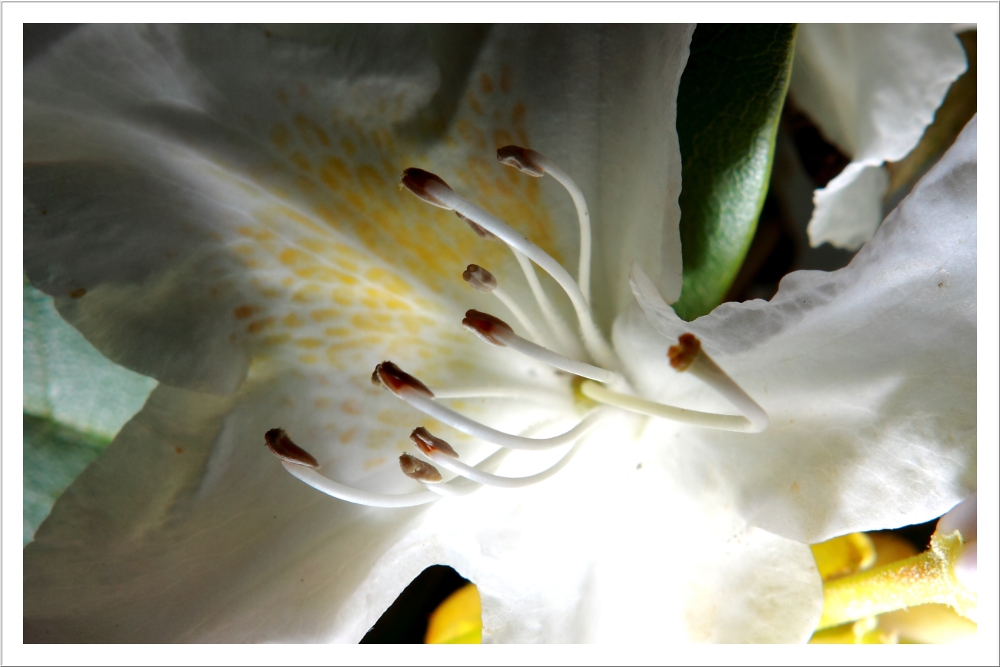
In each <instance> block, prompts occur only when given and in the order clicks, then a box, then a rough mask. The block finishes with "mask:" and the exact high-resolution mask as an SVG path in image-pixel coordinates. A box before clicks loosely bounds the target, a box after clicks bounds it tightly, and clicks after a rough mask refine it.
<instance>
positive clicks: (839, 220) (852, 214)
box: [808, 162, 889, 250]
mask: <svg viewBox="0 0 1000 667" xmlns="http://www.w3.org/2000/svg"><path fill="white" fill-rule="evenodd" d="M888 188H889V174H888V173H886V171H885V168H884V167H882V166H871V165H866V164H865V163H863V162H852V163H850V164H849V165H847V166H846V167H845V168H844V171H842V172H840V174H838V175H837V176H836V177H835V178H834V179H833V180H831V181H830V182H829V183H828V184H827V186H826V187H825V188H820V189H819V190H816V192H815V193H814V194H813V202H814V204H815V209H814V211H813V216H812V219H811V220H810V221H809V228H808V232H809V243H810V244H811V245H813V246H814V247H815V246H818V245H821V244H823V243H831V244H833V245H835V246H837V247H838V248H849V249H852V250H854V249H857V248H860V247H861V246H862V245H864V243H865V242H866V241H868V240H869V239H870V238H871V237H872V236H873V235H874V234H875V230H876V229H878V225H879V223H880V222H881V221H882V199H883V198H884V197H885V193H886V190H887V189H888Z"/></svg>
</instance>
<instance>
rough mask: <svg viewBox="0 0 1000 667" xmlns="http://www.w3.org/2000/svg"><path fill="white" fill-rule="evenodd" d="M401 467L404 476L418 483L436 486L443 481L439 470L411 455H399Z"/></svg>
mask: <svg viewBox="0 0 1000 667" xmlns="http://www.w3.org/2000/svg"><path fill="white" fill-rule="evenodd" d="M399 467H400V469H402V471H403V474H404V475H406V476H407V477H409V478H410V479H415V480H417V481H418V482H427V483H429V484H434V483H436V482H440V481H441V473H439V472H438V469H437V468H435V467H434V466H432V465H431V464H430V463H427V462H426V461H421V460H420V459H418V458H416V457H414V456H410V455H409V454H405V453H404V454H400V455H399Z"/></svg>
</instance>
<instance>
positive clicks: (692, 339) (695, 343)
mask: <svg viewBox="0 0 1000 667" xmlns="http://www.w3.org/2000/svg"><path fill="white" fill-rule="evenodd" d="M700 353H701V341H700V340H698V338H697V337H696V336H695V335H694V334H691V333H686V334H683V335H682V336H681V337H680V338H678V339H677V345H671V346H670V349H669V350H667V356H668V357H670V365H671V366H673V368H674V370H676V371H677V372H681V371H686V370H687V369H688V368H689V367H690V366H691V364H693V363H694V360H695V359H697V358H698V355H699V354H700Z"/></svg>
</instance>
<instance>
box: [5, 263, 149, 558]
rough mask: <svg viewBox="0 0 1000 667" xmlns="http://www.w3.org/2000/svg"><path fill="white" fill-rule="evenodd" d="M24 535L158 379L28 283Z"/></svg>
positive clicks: (27, 538)
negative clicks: (109, 351) (70, 320)
mask: <svg viewBox="0 0 1000 667" xmlns="http://www.w3.org/2000/svg"><path fill="white" fill-rule="evenodd" d="M23 324H24V541H25V543H27V542H28V541H30V540H31V538H32V536H33V535H34V532H35V529H36V528H38V525H39V524H40V523H41V522H42V520H43V519H44V518H45V517H46V516H47V515H48V513H49V510H50V509H51V508H52V503H54V502H55V500H56V498H58V497H59V494H61V493H62V492H63V490H64V489H65V488H66V487H67V486H69V484H70V483H71V482H72V481H73V480H74V479H75V478H76V476H77V475H79V474H80V473H81V472H82V471H83V469H84V468H85V467H86V466H87V465H88V464H89V463H90V462H91V461H93V460H94V459H95V458H97V455H98V454H99V453H100V452H101V451H102V450H103V449H104V447H106V446H107V444H108V443H109V442H110V441H111V439H112V438H114V437H115V435H116V434H117V433H118V431H119V430H120V429H121V427H122V425H124V424H125V422H127V421H128V420H129V419H131V418H132V416H133V415H134V414H135V413H136V412H138V411H139V409H140V408H142V406H143V404H144V403H145V402H146V398H147V397H148V396H149V393H150V392H151V391H152V390H153V388H154V387H155V386H156V381H155V380H153V379H152V378H148V377H145V376H143V375H139V374H137V373H133V372H132V371H130V370H127V369H125V368H122V367H121V366H118V365H117V364H115V363H113V362H111V361H109V360H108V359H107V358H106V357H104V355H102V354H101V353H100V352H98V351H97V350H96V349H94V347H93V346H92V345H91V344H90V343H88V342H87V340H86V339H85V338H84V337H83V336H82V335H81V334H80V332H79V331H77V330H76V329H74V328H73V327H72V326H70V325H69V324H67V323H66V322H65V320H63V319H62V317H60V316H59V313H58V312H57V311H56V309H55V306H54V304H53V300H52V297H50V296H48V295H46V294H43V293H42V292H39V291H38V290H36V289H35V288H33V287H32V286H31V285H29V284H28V283H27V282H25V284H24V319H23Z"/></svg>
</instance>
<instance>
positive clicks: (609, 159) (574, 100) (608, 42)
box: [474, 25, 694, 324]
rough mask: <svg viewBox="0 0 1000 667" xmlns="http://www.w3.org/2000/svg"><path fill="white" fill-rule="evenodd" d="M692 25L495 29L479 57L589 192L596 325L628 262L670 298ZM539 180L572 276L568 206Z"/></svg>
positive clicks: (609, 310) (544, 146)
mask: <svg viewBox="0 0 1000 667" xmlns="http://www.w3.org/2000/svg"><path fill="white" fill-rule="evenodd" d="M693 30H694V27H693V26H689V25H663V26H659V25H658V26H603V27H602V26H557V27H548V26H546V27H541V26H539V27H525V26H518V27H516V28H514V27H497V28H495V29H494V30H493V32H492V34H491V36H490V42H489V44H488V45H487V47H486V48H485V49H484V52H483V55H482V57H481V60H480V63H479V64H478V67H479V68H481V69H483V70H485V71H503V69H504V67H507V68H508V69H509V71H510V73H511V74H512V76H511V80H512V82H513V83H512V89H511V95H512V96H513V97H514V99H516V100H517V101H518V102H520V103H521V104H522V105H523V106H524V107H525V109H526V112H527V113H526V118H527V122H526V129H527V136H528V137H530V140H531V147H532V148H534V149H536V150H538V151H540V152H541V153H543V154H545V155H546V156H547V157H549V158H550V159H552V160H553V161H555V162H556V163H557V164H559V165H560V166H561V167H562V168H563V169H564V170H565V171H566V172H567V173H569V174H570V175H571V176H572V177H573V178H574V180H576V182H577V183H578V185H579V186H580V188H581V189H582V190H583V193H584V195H585V196H586V197H587V199H588V204H589V206H590V212H591V219H592V221H593V225H594V249H595V261H594V279H593V285H594V297H593V300H594V303H595V304H597V309H598V311H599V312H598V317H599V319H603V320H604V321H605V324H610V322H611V320H612V318H613V314H614V313H615V312H620V311H621V310H622V309H623V308H624V307H625V306H626V304H628V303H629V302H630V301H631V295H630V293H629V289H628V283H627V281H626V280H625V275H626V272H627V270H628V266H629V265H630V263H631V262H632V261H636V262H639V263H640V264H641V265H642V266H644V267H645V269H646V271H647V273H649V274H650V275H651V277H652V278H653V280H654V281H656V283H657V285H658V286H659V287H660V288H661V289H662V290H663V292H664V294H666V295H667V298H668V299H669V300H670V301H676V300H677V298H678V297H679V295H680V289H681V254H680V227H679V225H680V208H679V205H678V203H677V198H678V196H679V195H680V183H681V181H680V178H681V174H680V164H681V161H680V160H681V158H680V148H679V144H678V140H677V133H676V130H675V129H674V125H675V119H676V116H677V89H678V87H679V85H680V77H681V73H682V72H683V69H684V65H685V64H686V62H687V56H688V47H689V45H690V41H691V35H692V33H693ZM626 71H627V72H628V76H622V72H626ZM474 92H475V91H474ZM544 180H545V181H551V179H544ZM543 187H544V192H545V194H546V199H545V201H546V203H547V204H548V206H549V209H550V210H551V211H552V212H553V215H552V218H553V220H554V224H555V225H557V226H558V229H559V230H560V234H559V240H560V241H561V243H560V245H559V246H558V248H559V251H560V252H561V253H562V258H563V263H564V265H565V266H567V268H569V270H570V271H571V273H573V274H575V273H576V271H575V267H576V261H577V257H578V247H579V246H578V238H579V237H578V233H577V231H576V230H577V223H576V213H575V210H574V209H573V206H572V204H571V202H570V200H569V197H568V196H567V195H566V194H565V192H563V191H562V189H561V188H560V187H559V186H558V185H556V184H555V183H552V182H545V183H544V185H543ZM626 221H627V224H626Z"/></svg>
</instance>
